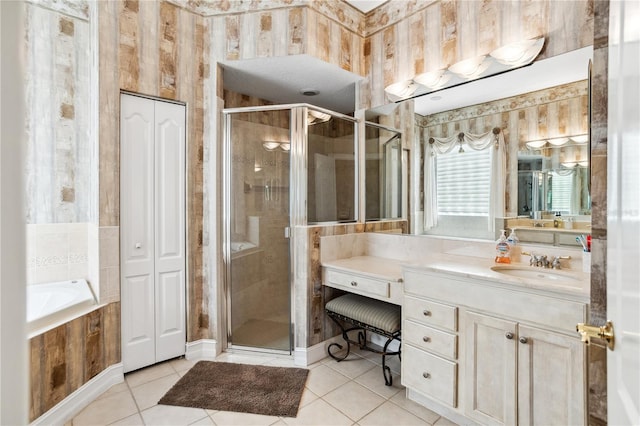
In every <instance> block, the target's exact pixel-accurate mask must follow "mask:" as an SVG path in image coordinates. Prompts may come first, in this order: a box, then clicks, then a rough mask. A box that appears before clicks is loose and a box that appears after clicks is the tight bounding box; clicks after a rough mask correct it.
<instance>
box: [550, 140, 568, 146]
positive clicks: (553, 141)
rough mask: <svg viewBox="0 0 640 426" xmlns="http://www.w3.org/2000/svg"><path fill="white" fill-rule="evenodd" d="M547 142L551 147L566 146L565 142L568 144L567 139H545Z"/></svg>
mask: <svg viewBox="0 0 640 426" xmlns="http://www.w3.org/2000/svg"><path fill="white" fill-rule="evenodd" d="M547 142H549V143H550V144H551V145H553V146H562V145H564V144H566V143H567V142H569V138H553V139H547Z"/></svg>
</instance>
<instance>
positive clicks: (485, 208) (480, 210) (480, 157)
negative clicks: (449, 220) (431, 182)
mask: <svg viewBox="0 0 640 426" xmlns="http://www.w3.org/2000/svg"><path fill="white" fill-rule="evenodd" d="M490 190H491V150H489V149H484V150H482V151H475V150H472V149H470V148H468V147H467V148H466V149H465V152H462V153H459V152H458V151H457V150H453V151H452V152H450V153H448V154H443V155H439V156H438V157H437V158H436V194H437V211H438V216H443V215H446V216H483V217H488V216H489V202H490Z"/></svg>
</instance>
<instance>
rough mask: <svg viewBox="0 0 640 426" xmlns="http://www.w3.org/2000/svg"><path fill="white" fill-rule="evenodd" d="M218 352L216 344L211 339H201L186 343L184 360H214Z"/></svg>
mask: <svg viewBox="0 0 640 426" xmlns="http://www.w3.org/2000/svg"><path fill="white" fill-rule="evenodd" d="M219 353H220V352H219V351H218V342H216V341H215V340H213V339H201V340H196V341H195V342H187V350H186V352H185V354H184V357H185V358H186V359H189V360H192V359H215V357H216V356H218V354H219Z"/></svg>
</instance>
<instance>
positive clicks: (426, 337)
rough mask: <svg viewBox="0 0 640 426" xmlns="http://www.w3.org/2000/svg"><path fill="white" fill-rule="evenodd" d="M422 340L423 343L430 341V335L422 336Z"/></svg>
mask: <svg viewBox="0 0 640 426" xmlns="http://www.w3.org/2000/svg"><path fill="white" fill-rule="evenodd" d="M422 341H423V342H425V343H429V342H430V341H431V337H428V336H424V337H423V338H422Z"/></svg>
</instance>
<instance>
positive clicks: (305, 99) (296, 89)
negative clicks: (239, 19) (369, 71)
mask: <svg viewBox="0 0 640 426" xmlns="http://www.w3.org/2000/svg"><path fill="white" fill-rule="evenodd" d="M222 67H223V70H224V74H223V79H224V88H225V89H228V90H232V91H234V92H238V93H242V94H245V95H250V96H255V97H258V98H261V99H265V100H268V101H271V102H274V103H277V104H289V103H308V104H312V105H316V106H319V107H322V108H326V109H329V110H331V111H335V112H341V113H343V114H350V113H352V112H353V111H354V110H355V99H356V82H358V81H359V80H362V77H361V76H359V75H357V74H354V73H351V72H349V71H345V70H343V69H342V68H340V67H338V66H336V65H332V64H329V63H327V62H324V61H322V60H320V59H317V58H314V57H312V56H309V55H292V56H277V57H266V58H256V59H246V60H238V61H225V62H222ZM313 91H318V94H317V95H314V96H305V95H304V94H302V92H313Z"/></svg>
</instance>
